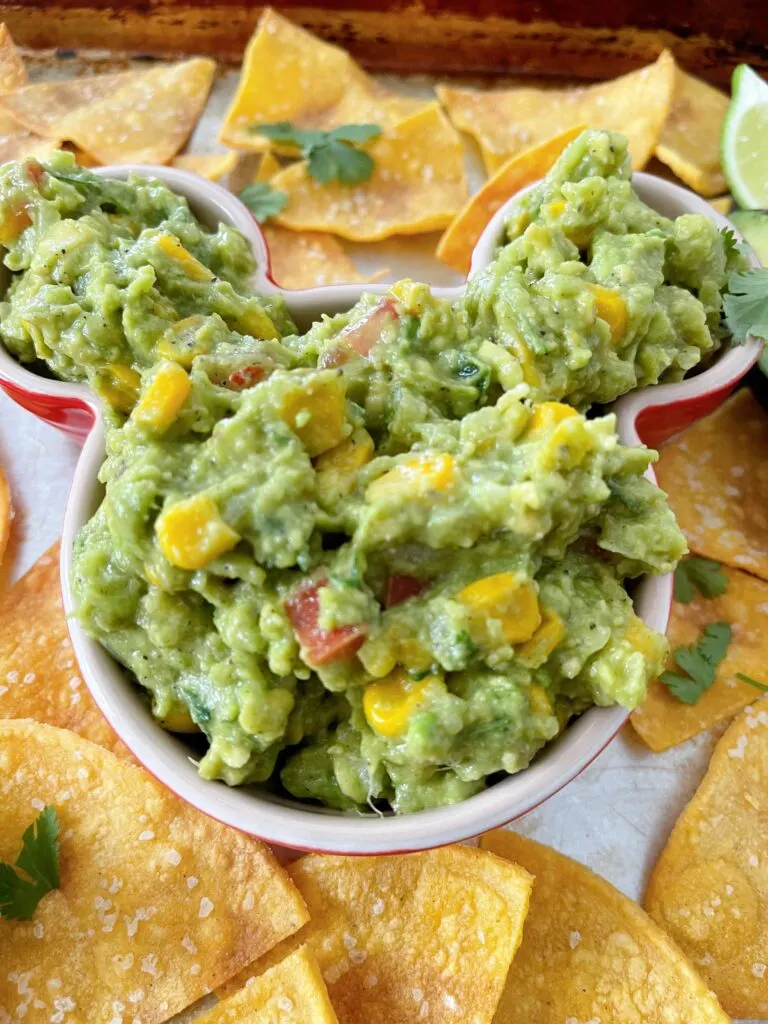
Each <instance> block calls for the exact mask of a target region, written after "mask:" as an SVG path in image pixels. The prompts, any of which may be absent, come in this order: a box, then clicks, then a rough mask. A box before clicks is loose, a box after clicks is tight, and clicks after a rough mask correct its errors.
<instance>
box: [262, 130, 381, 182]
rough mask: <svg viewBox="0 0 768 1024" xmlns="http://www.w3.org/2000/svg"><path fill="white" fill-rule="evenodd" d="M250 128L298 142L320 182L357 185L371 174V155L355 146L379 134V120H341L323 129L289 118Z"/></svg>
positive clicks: (276, 139) (288, 142) (292, 143)
mask: <svg viewBox="0 0 768 1024" xmlns="http://www.w3.org/2000/svg"><path fill="white" fill-rule="evenodd" d="M249 131H251V132H253V133H254V134H255V135H263V136H264V137H265V138H267V139H271V140H272V141H273V142H281V143H283V144H285V145H289V146H297V147H298V149H299V150H300V152H301V155H302V157H304V159H305V160H306V161H307V171H308V172H309V174H310V176H311V177H312V178H314V179H315V181H319V182H320V184H321V185H327V184H328V183H329V182H331V181H340V182H341V183H342V184H343V185H358V184H359V183H360V182H362V181H367V180H368V178H370V176H371V175H372V174H373V168H374V162H373V158H372V157H371V155H370V154H369V153H366V152H365V150H362V149H358V148H357V147H358V146H360V145H361V144H363V143H365V142H370V141H371V140H372V139H376V138H378V137H379V135H381V127H380V126H379V125H378V124H342V125H339V127H338V128H333V129H332V130H331V131H328V132H325V131H320V130H319V129H316V128H296V127H294V125H292V124H291V123H290V121H275V122H273V123H270V124H258V125H253V126H252V127H251V128H250V129H249Z"/></svg>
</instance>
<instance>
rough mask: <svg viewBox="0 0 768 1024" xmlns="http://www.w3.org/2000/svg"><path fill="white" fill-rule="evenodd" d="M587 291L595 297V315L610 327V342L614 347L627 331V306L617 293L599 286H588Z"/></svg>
mask: <svg viewBox="0 0 768 1024" xmlns="http://www.w3.org/2000/svg"><path fill="white" fill-rule="evenodd" d="M589 290H590V291H591V292H592V294H593V295H594V297H595V307H596V310H597V315H598V316H599V317H600V319H601V320H605V322H606V323H607V324H608V326H609V327H610V329H611V341H613V343H614V345H616V344H617V343H618V342H620V341H621V339H622V338H623V337H624V335H625V334H626V331H627V317H628V313H627V304H626V302H625V301H624V299H623V298H622V297H621V295H619V293H618V292H615V291H613V290H612V289H611V288H604V287H603V285H601V284H590V285H589Z"/></svg>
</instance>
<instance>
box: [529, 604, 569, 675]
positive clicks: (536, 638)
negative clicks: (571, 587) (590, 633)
mask: <svg viewBox="0 0 768 1024" xmlns="http://www.w3.org/2000/svg"><path fill="white" fill-rule="evenodd" d="M564 637H565V623H564V622H563V620H562V619H561V618H560V616H559V615H558V614H557V613H556V612H553V611H552V610H551V609H549V608H545V609H544V612H543V615H542V620H541V625H540V626H539V628H538V629H537V630H536V632H535V633H534V634H533V636H532V637H531V639H530V640H526V641H525V643H524V644H520V646H519V647H518V648H517V654H518V655H519V656H520V658H521V659H522V661H525V662H531V663H532V664H535V665H541V664H543V662H545V661H546V660H547V658H548V657H549V656H550V654H551V653H552V651H554V649H555V648H556V647H557V645H558V644H559V643H560V642H561V641H562V640H563V638H564Z"/></svg>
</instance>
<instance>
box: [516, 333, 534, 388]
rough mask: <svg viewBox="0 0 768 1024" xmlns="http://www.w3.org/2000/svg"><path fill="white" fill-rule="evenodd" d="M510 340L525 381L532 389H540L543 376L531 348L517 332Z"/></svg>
mask: <svg viewBox="0 0 768 1024" xmlns="http://www.w3.org/2000/svg"><path fill="white" fill-rule="evenodd" d="M509 339H510V345H509V347H510V349H511V351H512V355H513V356H514V357H515V358H516V359H517V361H518V362H519V363H520V368H521V369H522V371H523V380H524V381H525V383H526V384H528V385H530V387H532V388H537V387H540V386H541V374H540V373H539V371H538V368H537V366H536V360H535V358H534V355H533V353H532V352H531V350H530V348H528V346H527V345H526V343H525V341H523V339H522V338H521V337H520V335H519V334H518V333H517V332H516V331H513V332H512V333H510V335H509Z"/></svg>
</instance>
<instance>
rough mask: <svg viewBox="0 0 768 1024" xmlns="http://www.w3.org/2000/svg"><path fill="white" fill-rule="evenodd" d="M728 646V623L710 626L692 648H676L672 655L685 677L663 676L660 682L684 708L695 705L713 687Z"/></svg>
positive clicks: (666, 673)
mask: <svg viewBox="0 0 768 1024" xmlns="http://www.w3.org/2000/svg"><path fill="white" fill-rule="evenodd" d="M730 642H731V627H730V625H729V623H727V622H711V623H710V624H709V625H708V626H707V627H706V628H705V629H704V631H703V633H702V634H701V636H700V637H699V639H698V641H697V642H696V643H695V644H690V645H688V646H687V647H677V648H675V650H674V651H673V652H672V656H673V657H674V659H675V662H676V664H677V667H678V668H680V669H682V671H683V672H685V673H687V675H680V674H679V673H677V672H663V673H662V674H661V677H660V678H661V682H662V683H664V685H665V686H667V687H669V690H670V693H672V695H673V696H675V697H677V699H678V700H681V701H682V702H683V703H684V704H695V703H696V702H697V701H698V699H699V698H700V697H701V695H702V693H704V691H705V690H708V689H709V688H710V686H711V685H712V684H713V683H714V681H715V677H716V676H717V668H718V665H719V664H720V662H721V661H722V660H723V658H724V657H725V653H726V651H727V650H728V644H729V643H730Z"/></svg>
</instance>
